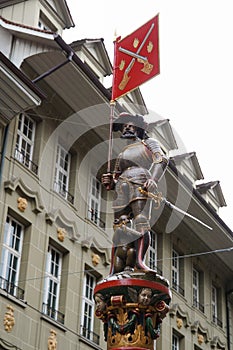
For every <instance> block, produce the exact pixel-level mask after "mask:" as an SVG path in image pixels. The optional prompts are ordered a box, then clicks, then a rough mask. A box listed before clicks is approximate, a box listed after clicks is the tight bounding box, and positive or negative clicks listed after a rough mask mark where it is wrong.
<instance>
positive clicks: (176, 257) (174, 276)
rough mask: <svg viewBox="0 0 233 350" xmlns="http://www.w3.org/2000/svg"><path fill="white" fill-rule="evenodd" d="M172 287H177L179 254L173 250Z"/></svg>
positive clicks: (176, 288)
mask: <svg viewBox="0 0 233 350" xmlns="http://www.w3.org/2000/svg"><path fill="white" fill-rule="evenodd" d="M172 287H173V288H174V289H175V290H176V291H178V289H179V254H178V253H177V252H176V251H175V250H173V251H172Z"/></svg>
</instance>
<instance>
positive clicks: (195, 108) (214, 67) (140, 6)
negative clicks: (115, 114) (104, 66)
mask: <svg viewBox="0 0 233 350" xmlns="http://www.w3.org/2000/svg"><path fill="white" fill-rule="evenodd" d="M67 4H68V6H69V8H70V11H71V15H72V17H73V20H74V22H75V28H74V29H69V30H66V31H65V32H64V35H63V38H64V40H65V41H66V42H67V43H71V42H72V41H74V40H78V39H84V38H89V39H95V38H103V39H104V43H105V46H106V48H107V51H108V53H109V56H110V59H111V61H113V38H114V33H115V31H117V35H118V36H119V35H121V36H122V37H124V36H126V35H128V34H130V33H131V32H133V31H134V30H136V29H137V28H138V27H140V26H141V25H143V24H144V23H145V22H147V21H148V20H150V19H151V18H152V17H154V16H155V15H156V14H157V13H159V32H160V75H159V76H157V77H155V78H153V79H152V80H150V81H149V82H147V83H145V84H144V85H142V86H141V88H140V89H141V92H142V95H143V97H144V100H145V103H146V105H147V108H148V109H149V110H151V111H153V112H156V113H158V114H159V115H161V116H162V117H163V118H168V119H170V124H171V125H172V127H173V128H175V130H176V132H177V133H178V134H179V136H180V138H181V139H182V141H183V143H184V145H185V147H186V150H187V152H192V151H195V152H196V155H197V158H198V160H199V164H200V167H201V169H202V172H203V175H204V178H205V179H204V181H205V182H208V181H214V180H220V185H221V188H222V191H223V194H224V197H225V200H226V202H227V207H224V208H221V209H220V216H221V218H222V219H223V220H224V221H225V223H226V224H227V225H228V226H229V227H230V228H231V229H232V230H233V191H232V182H233V180H232V178H233V175H232V174H231V170H232V169H233V166H232V158H231V151H232V143H231V140H232V139H233V131H232V123H231V118H232V116H233V98H232V90H233V89H232V85H233V38H232V36H233V21H232V0H222V1H219V0H218V1H217V0H195V1H191V0H176V1H174V0H156V1H153V0H150V1H149V0H145V1H135V0H124V1H123V0H117V1H109V0H98V1H97V0H85V1H79V0H67ZM200 219H201V218H200Z"/></svg>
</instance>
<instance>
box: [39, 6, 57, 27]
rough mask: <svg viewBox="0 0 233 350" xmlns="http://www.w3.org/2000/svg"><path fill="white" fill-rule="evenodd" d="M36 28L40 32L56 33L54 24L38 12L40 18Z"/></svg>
mask: <svg viewBox="0 0 233 350" xmlns="http://www.w3.org/2000/svg"><path fill="white" fill-rule="evenodd" d="M38 27H39V28H40V29H42V30H49V31H52V32H56V31H57V28H56V27H55V26H54V24H53V23H52V22H51V21H50V20H49V19H48V17H47V16H45V14H44V13H43V12H42V11H40V17H39V20H38Z"/></svg>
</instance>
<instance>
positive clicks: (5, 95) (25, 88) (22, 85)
mask: <svg viewBox="0 0 233 350" xmlns="http://www.w3.org/2000/svg"><path fill="white" fill-rule="evenodd" d="M0 90H1V94H0V113H1V116H3V117H4V119H6V121H7V122H9V121H10V120H11V119H12V118H14V117H15V116H16V115H17V114H18V113H20V112H22V111H26V110H28V109H30V108H34V107H36V106H39V105H40V103H41V101H42V99H43V98H45V95H44V94H43V93H42V91H41V90H40V89H38V88H37V87H36V86H35V85H34V84H33V83H32V82H31V81H30V80H29V79H28V78H27V77H26V76H25V75H24V74H23V73H22V72H21V71H20V70H19V69H18V68H17V67H16V66H15V65H13V64H12V63H11V62H10V61H9V60H8V59H7V57H6V56H4V55H3V54H2V53H1V52H0Z"/></svg>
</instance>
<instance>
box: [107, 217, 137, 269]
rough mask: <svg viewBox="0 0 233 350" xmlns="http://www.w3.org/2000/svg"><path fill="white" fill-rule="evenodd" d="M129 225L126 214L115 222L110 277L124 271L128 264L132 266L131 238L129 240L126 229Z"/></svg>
mask: <svg viewBox="0 0 233 350" xmlns="http://www.w3.org/2000/svg"><path fill="white" fill-rule="evenodd" d="M129 224H130V220H129V219H128V217H127V215H125V214H123V215H121V216H120V217H119V219H115V221H114V225H113V229H114V235H113V247H112V258H111V268H110V275H113V274H114V273H119V272H122V271H124V269H125V267H126V264H127V263H129V264H131V260H132V253H131V254H130V253H129V252H128V248H129V247H128V242H129V238H127V232H126V231H125V229H124V228H125V227H127V225H129ZM127 259H128V261H127ZM129 266H130V265H129Z"/></svg>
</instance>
